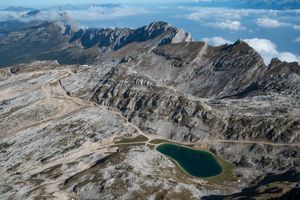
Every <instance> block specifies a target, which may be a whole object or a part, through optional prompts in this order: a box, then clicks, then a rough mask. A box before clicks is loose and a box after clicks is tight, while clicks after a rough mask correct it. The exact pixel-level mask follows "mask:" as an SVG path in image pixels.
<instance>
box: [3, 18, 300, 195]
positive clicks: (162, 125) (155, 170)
mask: <svg viewBox="0 0 300 200" xmlns="http://www.w3.org/2000/svg"><path fill="white" fill-rule="evenodd" d="M0 57H1V59H0V65H1V66H3V68H1V69H0V119H1V121H0V130H1V132H0V154H1V156H0V163H1V164H0V175H1V176H0V198H1V199H201V198H203V199H243V198H244V199H247V198H250V197H252V198H257V199H297V197H299V190H300V188H299V187H300V185H299V183H300V169H299V165H300V153H299V152H300V135H299V133H300V95H299V94H300V66H299V64H298V63H286V62H281V61H280V60H278V59H276V58H275V59H273V60H272V62H271V63H270V65H268V66H266V65H265V64H264V62H263V59H262V58H261V56H260V55H259V54H258V53H256V52H255V51H254V50H253V49H252V48H251V47H249V46H248V45H247V44H246V43H245V42H243V41H237V42H236V43H234V44H232V45H223V46H220V47H212V46H209V45H207V44H206V43H204V42H193V41H192V39H191V36H190V34H189V33H187V32H185V31H183V30H179V29H177V28H175V27H172V26H170V25H169V24H167V23H164V22H156V23H151V24H149V25H147V26H144V27H141V28H138V29H128V28H122V29H120V28H116V29H108V28H107V29H77V28H76V27H72V26H65V25H63V24H61V23H52V22H35V23H34V24H32V23H31V24H27V25H26V26H24V24H22V27H18V29H16V30H12V31H9V33H6V35H5V36H3V37H2V38H0ZM37 60H43V61H37ZM164 140H169V141H172V142H177V143H182V144H186V145H192V146H193V147H195V148H199V149H206V150H210V151H212V152H213V153H215V154H216V155H217V158H218V160H219V162H220V163H221V164H222V166H223V168H224V171H223V173H222V174H221V175H220V176H217V177H212V178H208V179H198V178H195V177H191V176H189V175H187V174H186V173H184V172H183V171H182V170H181V169H180V168H179V167H178V166H177V165H176V164H175V163H174V162H172V161H171V160H169V159H168V158H166V157H164V156H163V155H162V154H160V153H158V152H157V151H156V150H155V145H157V144H158V143H159V142H158V141H164Z"/></svg>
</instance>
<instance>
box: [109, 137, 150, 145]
mask: <svg viewBox="0 0 300 200" xmlns="http://www.w3.org/2000/svg"><path fill="white" fill-rule="evenodd" d="M147 141H148V138H147V137H145V136H143V135H139V136H137V137H135V138H123V139H121V140H119V141H116V142H115V144H121V143H122V144H123V143H133V142H147Z"/></svg>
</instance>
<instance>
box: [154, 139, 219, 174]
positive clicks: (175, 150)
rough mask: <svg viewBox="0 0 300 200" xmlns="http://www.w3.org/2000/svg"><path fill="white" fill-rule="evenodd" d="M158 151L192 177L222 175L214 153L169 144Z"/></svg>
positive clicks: (163, 145)
mask: <svg viewBox="0 0 300 200" xmlns="http://www.w3.org/2000/svg"><path fill="white" fill-rule="evenodd" d="M156 149H157V150H158V151H159V152H160V153H162V154H164V155H166V156H168V157H170V158H172V159H173V160H175V161H176V162H177V163H178V164H179V165H180V167H181V168H182V169H183V170H184V171H185V172H187V173H188V174H190V175H192V176H195V177H199V178H208V177H212V176H216V175H219V174H220V173H222V170H223V169H222V167H221V165H220V164H219V163H218V161H217V159H216V158H215V156H214V155H213V154H212V153H209V152H206V151H201V150H196V149H191V148H188V147H184V146H180V145H176V144H169V143H166V144H161V145H159V146H157V148H156Z"/></svg>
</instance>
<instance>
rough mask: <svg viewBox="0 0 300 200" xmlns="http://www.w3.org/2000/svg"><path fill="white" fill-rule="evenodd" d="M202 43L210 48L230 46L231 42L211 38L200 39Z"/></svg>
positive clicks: (220, 38)
mask: <svg viewBox="0 0 300 200" xmlns="http://www.w3.org/2000/svg"><path fill="white" fill-rule="evenodd" d="M201 40H202V41H204V42H207V43H208V44H210V45H212V46H220V45H223V44H231V43H232V41H229V40H226V39H225V38H222V37H212V38H202V39H201Z"/></svg>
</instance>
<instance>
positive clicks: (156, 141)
mask: <svg viewBox="0 0 300 200" xmlns="http://www.w3.org/2000/svg"><path fill="white" fill-rule="evenodd" d="M165 142H169V143H172V142H170V141H168V140H164V139H154V140H151V141H150V142H149V143H151V144H161V143H165Z"/></svg>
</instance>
